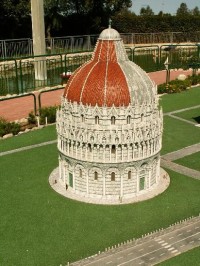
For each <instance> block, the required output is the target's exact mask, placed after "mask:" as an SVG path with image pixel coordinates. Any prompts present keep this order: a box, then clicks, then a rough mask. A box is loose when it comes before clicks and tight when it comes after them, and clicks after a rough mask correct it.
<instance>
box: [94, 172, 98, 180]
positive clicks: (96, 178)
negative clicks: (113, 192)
mask: <svg viewBox="0 0 200 266" xmlns="http://www.w3.org/2000/svg"><path fill="white" fill-rule="evenodd" d="M94 180H98V173H97V171H95V172H94Z"/></svg>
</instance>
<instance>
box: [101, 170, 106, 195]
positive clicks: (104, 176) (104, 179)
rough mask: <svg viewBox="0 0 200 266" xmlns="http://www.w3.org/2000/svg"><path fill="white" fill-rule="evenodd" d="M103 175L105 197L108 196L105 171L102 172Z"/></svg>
mask: <svg viewBox="0 0 200 266" xmlns="http://www.w3.org/2000/svg"><path fill="white" fill-rule="evenodd" d="M102 175H103V196H105V195H106V173H105V170H102Z"/></svg>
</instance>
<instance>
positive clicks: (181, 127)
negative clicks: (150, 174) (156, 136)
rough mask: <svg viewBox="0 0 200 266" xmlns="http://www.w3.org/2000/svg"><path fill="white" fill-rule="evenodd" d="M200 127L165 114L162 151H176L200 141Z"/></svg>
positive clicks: (164, 152)
mask: <svg viewBox="0 0 200 266" xmlns="http://www.w3.org/2000/svg"><path fill="white" fill-rule="evenodd" d="M199 141H200V128H199V127H195V126H194V125H191V124H188V123H187V122H184V121H180V120H177V119H175V118H172V117H169V116H164V132H163V148H162V151H161V153H162V154H166V153H168V152H172V151H176V150H179V149H182V148H184V147H187V146H190V145H193V144H195V143H199Z"/></svg>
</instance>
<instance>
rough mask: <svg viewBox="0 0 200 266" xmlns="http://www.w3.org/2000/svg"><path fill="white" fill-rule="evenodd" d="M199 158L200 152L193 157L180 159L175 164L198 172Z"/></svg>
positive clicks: (199, 167) (199, 169) (199, 168)
mask: <svg viewBox="0 0 200 266" xmlns="http://www.w3.org/2000/svg"><path fill="white" fill-rule="evenodd" d="M199 158H200V152H196V153H193V154H191V155H188V156H185V157H183V158H180V159H178V160H175V161H174V162H175V163H177V164H181V165H183V166H186V167H189V168H192V169H195V170H197V171H200V163H199Z"/></svg>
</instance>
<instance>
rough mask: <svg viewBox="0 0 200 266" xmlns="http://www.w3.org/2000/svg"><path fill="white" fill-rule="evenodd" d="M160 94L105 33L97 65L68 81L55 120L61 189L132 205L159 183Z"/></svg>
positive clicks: (91, 63) (98, 46)
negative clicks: (126, 200)
mask: <svg viewBox="0 0 200 266" xmlns="http://www.w3.org/2000/svg"><path fill="white" fill-rule="evenodd" d="M162 128H163V115H162V110H160V109H159V106H158V96H157V87H156V85H155V84H154V82H152V81H151V80H150V78H149V76H148V75H147V74H146V72H145V71H143V70H142V69H141V68H140V67H139V66H137V65H136V64H135V63H133V62H131V61H130V60H129V59H128V56H127V54H126V50H125V47H124V45H123V41H122V39H121V37H120V35H119V33H118V32H117V31H116V30H114V29H113V28H111V27H110V26H109V28H107V29H105V30H103V31H102V32H101V34H100V36H99V38H98V40H97V43H96V47H95V50H94V53H93V56H92V59H91V60H90V61H89V62H87V63H85V64H84V65H82V66H81V67H80V68H78V69H77V70H76V71H75V72H74V73H73V74H72V75H71V77H70V78H69V81H68V83H67V85H66V88H65V91H64V94H63V96H62V100H61V107H60V109H59V110H58V112H57V134H58V150H59V177H58V182H59V183H60V184H61V185H62V186H63V187H64V188H67V189H70V191H71V192H73V193H75V194H76V195H79V196H83V197H88V198H101V199H118V200H121V201H122V200H123V199H126V198H134V197H137V196H138V195H140V194H145V193H148V192H149V191H150V190H152V189H154V188H155V187H156V186H157V185H158V183H159V182H160V150H161V139H162Z"/></svg>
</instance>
